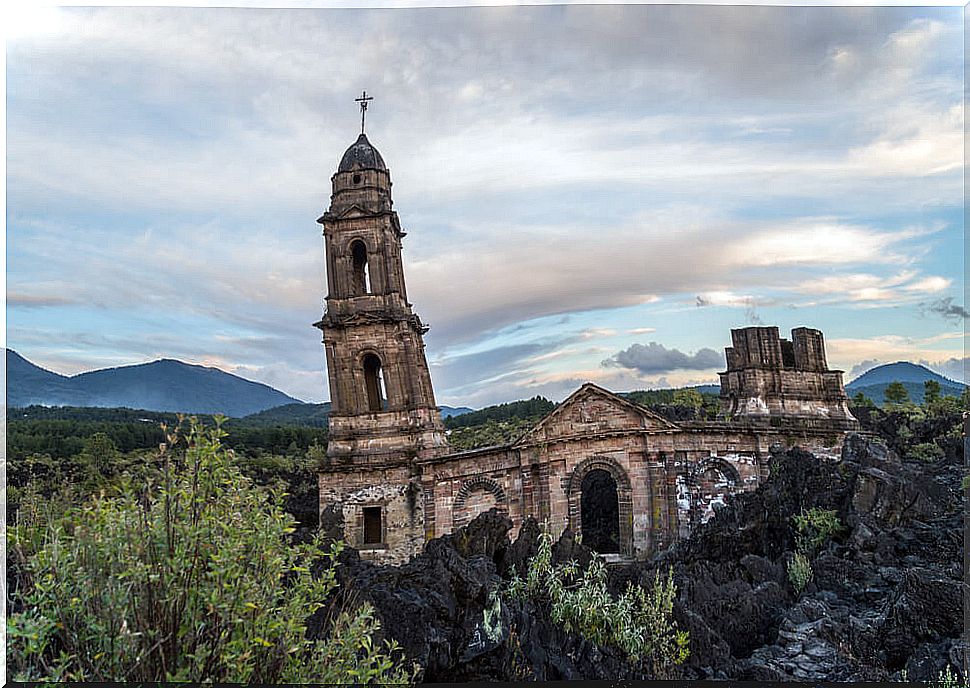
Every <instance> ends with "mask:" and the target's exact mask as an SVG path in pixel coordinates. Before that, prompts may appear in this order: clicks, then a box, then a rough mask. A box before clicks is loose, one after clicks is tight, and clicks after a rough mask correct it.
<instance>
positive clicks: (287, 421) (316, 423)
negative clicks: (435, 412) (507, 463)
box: [243, 401, 472, 428]
mask: <svg viewBox="0 0 970 688" xmlns="http://www.w3.org/2000/svg"><path fill="white" fill-rule="evenodd" d="M440 408H441V417H442V418H448V417H449V416H457V415H461V414H462V413H468V412H470V411H471V410H472V409H470V408H467V407H465V406H461V407H458V408H454V407H451V406H442V407H440ZM329 415H330V402H329V401H327V402H324V403H322V404H304V403H302V402H301V403H296V404H284V405H283V406H276V407H274V408H271V409H266V410H265V411H260V412H259V413H253V414H251V415H249V416H246V417H245V418H244V419H243V420H245V421H246V423H247V424H252V425H305V426H309V427H312V428H325V427H327V417H328V416H329Z"/></svg>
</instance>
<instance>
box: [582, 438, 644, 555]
mask: <svg viewBox="0 0 970 688" xmlns="http://www.w3.org/2000/svg"><path fill="white" fill-rule="evenodd" d="M595 470H601V471H606V472H607V473H609V474H610V477H611V478H613V481H614V482H615V483H616V497H617V505H618V507H619V512H620V554H621V555H623V556H625V557H632V556H633V489H632V487H631V485H630V477H629V476H628V475H627V472H626V471H625V470H623V467H622V466H621V465H620V464H619V463H617V462H616V461H615V460H614V459H611V458H609V457H606V456H593V457H590V458H588V459H586V460H585V461H583V462H582V463H580V464H579V465H578V466H576V468H575V469H574V470H573V472H572V473H571V474H570V476H569V480H568V481H567V483H566V499H567V500H568V503H569V528H570V530H572V531H573V532H574V533H582V532H583V515H582V496H583V480H584V479H585V478H586V476H587V475H588V474H589V473H590V472H592V471H595Z"/></svg>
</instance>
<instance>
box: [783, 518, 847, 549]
mask: <svg viewBox="0 0 970 688" xmlns="http://www.w3.org/2000/svg"><path fill="white" fill-rule="evenodd" d="M794 521H795V528H796V529H797V531H798V533H797V535H796V542H797V546H798V549H799V551H802V552H805V553H813V552H814V551H815V550H816V549H818V548H819V547H820V546H821V545H822V544H823V543H824V542H825V541H826V540H828V539H829V538H830V537H832V536H833V535H835V534H837V533H838V532H840V531H841V530H842V522H841V521H840V520H839V515H838V513H837V512H836V511H834V510H833V509H819V508H818V507H812V508H811V509H808V510H807V511H806V510H805V509H802V513H801V514H799V515H798V516H795V517H794Z"/></svg>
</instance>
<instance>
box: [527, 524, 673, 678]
mask: <svg viewBox="0 0 970 688" xmlns="http://www.w3.org/2000/svg"><path fill="white" fill-rule="evenodd" d="M508 593H509V595H510V596H512V597H523V598H525V597H528V598H531V599H533V600H536V601H538V602H540V603H544V604H547V605H548V606H549V611H550V615H551V617H552V620H553V622H554V623H556V624H558V625H559V626H561V627H562V628H564V629H565V630H567V631H571V632H575V633H579V634H580V635H582V636H583V637H585V638H587V639H589V640H591V641H593V642H595V643H598V644H600V645H612V646H613V647H617V648H619V649H621V650H622V651H623V652H625V653H626V654H627V655H628V656H629V657H630V659H631V660H633V661H638V662H644V663H645V664H647V665H648V666H649V667H650V668H651V669H652V671H653V673H654V674H655V675H657V676H664V675H666V674H667V673H668V672H669V671H670V669H671V668H672V667H673V666H675V665H678V664H682V663H683V662H684V660H686V659H687V656H688V652H689V650H688V645H689V638H688V634H687V632H686V631H679V630H677V624H676V622H674V620H673V618H672V611H673V604H674V598H675V597H676V593H677V591H676V588H675V586H674V583H673V572H672V571H669V570H668V572H667V575H666V577H662V576H661V575H660V573H659V572H658V573H657V576H656V579H655V581H654V585H653V588H652V589H651V590H650V591H649V592H647V591H645V590H644V589H643V588H642V587H640V586H634V585H628V587H627V589H626V591H625V592H624V593H623V594H622V595H621V596H620V597H619V598H617V599H614V598H613V596H612V595H610V592H609V590H608V589H607V585H606V567H605V566H604V564H603V563H602V562H601V561H599V560H598V559H594V560H593V561H592V562H590V564H589V566H588V567H587V568H586V569H585V570H584V571H580V570H579V567H578V565H577V564H576V562H575V561H573V562H570V563H568V564H560V565H554V564H553V563H552V536H551V535H550V534H548V533H544V534H542V535H540V539H539V548H538V552H537V553H536V555H535V556H534V557H533V558H532V559H531V560H530V561H529V568H528V571H527V573H526V578H525V580H522V579H521V578H519V577H518V575H517V574H516V575H513V577H512V580H511V582H510V583H509V587H508Z"/></svg>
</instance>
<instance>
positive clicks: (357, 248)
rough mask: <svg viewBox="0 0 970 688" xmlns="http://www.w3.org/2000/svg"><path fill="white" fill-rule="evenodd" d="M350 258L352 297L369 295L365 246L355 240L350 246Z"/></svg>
mask: <svg viewBox="0 0 970 688" xmlns="http://www.w3.org/2000/svg"><path fill="white" fill-rule="evenodd" d="M350 256H351V260H352V261H353V266H354V270H353V275H352V285H351V286H352V288H353V293H354V296H359V295H361V294H370V270H369V268H368V266H367V246H365V245H364V242H363V241H360V240H357V241H355V242H354V243H352V244H351V245H350Z"/></svg>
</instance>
